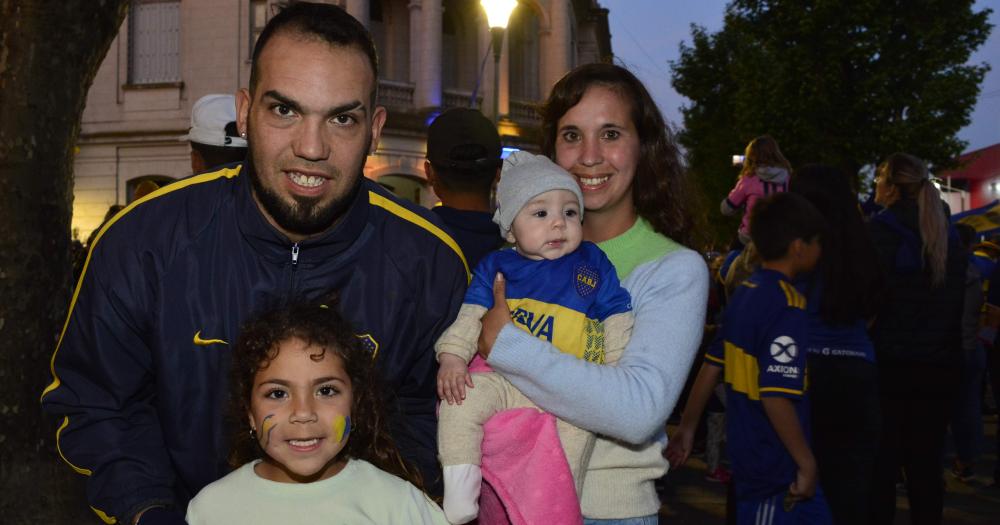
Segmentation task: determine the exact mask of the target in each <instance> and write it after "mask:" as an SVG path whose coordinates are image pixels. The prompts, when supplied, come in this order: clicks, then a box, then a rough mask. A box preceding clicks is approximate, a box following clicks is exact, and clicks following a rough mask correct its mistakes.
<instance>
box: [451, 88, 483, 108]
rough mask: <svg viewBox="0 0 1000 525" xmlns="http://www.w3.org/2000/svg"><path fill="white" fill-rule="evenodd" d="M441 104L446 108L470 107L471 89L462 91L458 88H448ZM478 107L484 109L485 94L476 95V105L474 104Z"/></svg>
mask: <svg viewBox="0 0 1000 525" xmlns="http://www.w3.org/2000/svg"><path fill="white" fill-rule="evenodd" d="M441 98H442V100H441V104H442V105H443V106H444V107H446V108H467V107H469V99H470V98H472V92H471V91H461V90H458V89H446V90H444V92H443V93H442V97H441ZM473 107H474V108H477V109H482V107H483V96H482V95H477V96H476V105H475V106H473Z"/></svg>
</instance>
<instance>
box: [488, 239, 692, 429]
mask: <svg viewBox="0 0 1000 525" xmlns="http://www.w3.org/2000/svg"><path fill="white" fill-rule="evenodd" d="M708 281H709V278H708V269H707V268H706V266H705V263H704V261H703V260H702V258H701V257H700V256H699V255H698V254H697V253H695V252H693V251H691V250H682V251H677V252H673V253H671V254H669V255H667V256H665V257H663V258H661V259H658V260H656V261H653V262H650V263H646V264H644V265H642V266H640V267H638V268H636V269H635V270H634V271H633V272H632V274H631V275H630V276H629V278H628V279H626V280H625V282H624V283H623V284H624V286H625V288H626V289H628V291H629V293H630V294H632V305H633V308H634V313H635V325H634V327H633V329H632V339H631V340H630V341H629V343H628V346H626V347H625V354H624V355H623V356H622V358H621V361H619V362H618V366H602V365H596V364H593V363H588V362H586V361H582V360H580V359H577V358H575V357H573V356H571V355H568V354H564V353H562V352H560V351H559V350H557V349H556V348H555V347H553V346H552V345H551V344H549V343H547V342H545V341H542V340H540V339H536V338H535V337H533V336H531V334H528V333H527V332H525V331H523V330H520V329H518V328H517V327H515V326H514V325H513V324H512V323H509V322H508V323H506V324H504V325H503V328H502V329H501V330H500V332H499V335H498V336H497V337H496V341H495V342H494V344H493V345H492V348H491V349H490V351H489V352H488V354H489V359H488V362H489V364H490V365H491V366H492V367H493V369H494V370H496V371H497V372H499V373H501V374H502V375H503V376H504V377H506V378H507V379H508V380H509V381H510V382H511V383H513V384H514V386H516V387H517V388H518V389H520V390H521V391H522V392H523V393H524V394H525V395H526V396H528V398H529V399H531V400H532V401H534V402H535V403H536V404H537V405H538V406H540V407H542V408H543V409H545V410H547V411H549V412H552V413H553V414H555V415H556V416H558V417H561V418H563V419H565V420H567V421H569V422H570V423H573V424H575V425H577V426H579V427H581V428H584V429H587V430H590V431H592V432H597V433H599V434H603V435H606V436H610V437H613V438H616V439H621V440H624V441H627V442H630V443H637V444H638V443H644V442H646V441H647V440H648V439H649V438H650V436H652V435H653V434H654V433H655V432H657V431H659V430H662V429H663V423H664V421H666V419H667V417H668V416H669V415H670V411H671V410H673V408H674V404H675V403H676V402H677V397H678V396H679V395H680V391H681V389H682V388H683V386H684V381H685V379H686V378H687V375H688V371H689V370H690V368H691V362H692V360H693V359H694V357H695V355H696V353H697V351H698V345H699V343H700V342H701V336H702V330H703V328H704V322H705V305H706V301H707V298H708ZM487 315H489V314H487ZM483 330H484V335H486V332H487V328H486V320H484V328H483Z"/></svg>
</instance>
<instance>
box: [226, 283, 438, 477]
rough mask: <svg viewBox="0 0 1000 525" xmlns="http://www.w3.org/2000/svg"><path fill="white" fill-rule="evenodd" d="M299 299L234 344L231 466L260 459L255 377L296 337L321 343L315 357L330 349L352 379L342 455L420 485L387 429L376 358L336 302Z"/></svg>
mask: <svg viewBox="0 0 1000 525" xmlns="http://www.w3.org/2000/svg"><path fill="white" fill-rule="evenodd" d="M325 302H326V303H328V304H329V306H328V305H327V304H322V303H320V302H297V303H293V304H291V305H283V306H281V307H279V308H274V309H271V310H267V311H265V312H263V313H262V314H260V315H258V316H256V317H254V318H253V319H251V320H250V321H248V322H247V323H246V324H245V325H244V326H243V329H242V330H241V333H240V336H239V338H238V339H237V341H236V346H234V347H233V357H232V359H233V363H232V376H231V379H230V388H229V392H230V402H229V405H230V417H231V418H233V425H231V428H235V430H234V436H233V438H234V439H233V448H232V454H231V455H230V461H229V462H230V465H231V466H232V467H233V468H238V467H239V466H241V465H243V464H245V463H247V462H249V461H252V460H254V459H257V458H260V457H261V455H262V454H263V452H262V451H261V449H260V447H259V445H258V443H257V441H256V440H255V439H252V438H251V437H250V425H249V423H248V422H247V413H248V412H249V411H250V396H251V395H252V392H253V386H254V385H253V384H254V377H255V376H256V374H257V372H258V371H259V370H261V369H264V368H267V366H268V365H269V364H270V363H271V361H272V360H273V359H274V358H275V357H277V355H278V351H279V348H280V346H281V344H282V343H284V342H286V341H288V340H289V339H293V338H297V339H301V340H302V341H304V342H306V343H308V344H309V345H310V346H314V347H317V348H318V349H319V351H318V353H316V354H315V355H313V356H311V357H312V359H313V360H320V359H322V358H323V356H324V355H325V354H326V352H331V353H333V354H334V355H337V356H338V357H340V359H341V360H342V361H343V363H344V371H345V372H347V375H348V377H349V378H350V380H351V391H352V393H353V396H354V401H353V403H352V406H351V434H350V438H349V439H348V441H347V446H346V447H345V448H344V450H343V452H342V454H346V455H347V456H349V457H352V458H358V459H363V460H365V461H367V462H369V463H371V464H373V465H375V466H376V467H378V468H379V469H381V470H384V471H386V472H389V473H390V474H394V475H396V476H399V477H400V478H403V479H405V480H407V481H410V482H411V483H413V484H414V485H416V486H417V487H421V486H422V483H421V479H420V474H419V473H418V471H417V470H416V469H415V468H412V467H410V466H408V465H407V464H406V462H405V461H404V460H403V458H402V456H401V455H400V453H399V450H398V449H397V448H396V445H395V443H394V442H393V440H392V438H391V437H390V436H389V433H388V425H387V421H386V420H385V410H384V407H383V400H382V394H381V388H380V384H379V380H378V376H377V373H376V371H375V366H374V359H373V356H372V355H371V353H369V352H368V351H367V350H365V348H364V346H363V345H362V344H361V340H360V339H359V338H358V337H357V336H356V335H355V334H354V331H353V329H352V328H351V325H350V323H348V322H347V321H346V320H345V319H344V318H343V317H342V316H341V315H340V313H339V312H338V311H337V307H336V305H335V304H334V301H332V300H331V301H325Z"/></svg>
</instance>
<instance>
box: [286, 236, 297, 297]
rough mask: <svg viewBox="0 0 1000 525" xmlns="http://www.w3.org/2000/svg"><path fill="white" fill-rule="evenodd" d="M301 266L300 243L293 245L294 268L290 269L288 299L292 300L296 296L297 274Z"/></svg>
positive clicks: (287, 288)
mask: <svg viewBox="0 0 1000 525" xmlns="http://www.w3.org/2000/svg"><path fill="white" fill-rule="evenodd" d="M298 265H299V243H295V244H293V245H292V266H291V268H289V269H288V285H287V287H286V288H285V290H286V292H285V293H286V294H287V297H288V298H289V299H291V298H292V297H294V296H295V288H296V283H295V274H296V271H295V270H296V269H297V268H298Z"/></svg>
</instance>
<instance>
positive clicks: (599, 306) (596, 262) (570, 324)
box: [465, 242, 632, 363]
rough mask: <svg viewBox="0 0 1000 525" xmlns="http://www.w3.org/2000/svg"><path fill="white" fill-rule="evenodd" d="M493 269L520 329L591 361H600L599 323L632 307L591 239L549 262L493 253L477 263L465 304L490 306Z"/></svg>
mask: <svg viewBox="0 0 1000 525" xmlns="http://www.w3.org/2000/svg"><path fill="white" fill-rule="evenodd" d="M497 272H500V273H502V274H503V275H504V279H505V281H506V290H507V307H508V308H509V309H510V313H511V317H512V318H513V320H514V324H515V325H516V326H517V327H518V328H521V329H522V330H524V331H526V332H528V333H530V334H532V335H534V336H535V337H537V338H539V339H544V340H546V341H548V342H550V343H552V344H553V345H554V346H555V347H556V348H558V349H559V350H561V351H562V352H565V353H567V354H570V355H574V356H576V357H579V358H580V359H585V360H587V361H590V362H594V363H603V362H604V330H603V327H602V326H601V324H600V322H601V321H603V320H605V319H607V318H608V317H610V316H612V315H614V314H619V313H625V312H630V311H631V310H632V303H631V299H630V297H629V294H628V292H627V291H626V290H625V289H624V288H622V286H621V283H620V282H619V281H618V275H617V274H616V273H615V267H614V265H612V264H611V261H609V260H608V257H607V256H606V255H605V254H604V252H602V251H601V249H600V248H598V247H597V245H596V244H594V243H591V242H582V243H580V247H579V248H577V249H576V250H575V251H573V252H572V253H570V254H568V255H565V256H563V257H560V258H558V259H555V260H551V261H550V260H541V261H534V260H531V259H528V258H526V257H524V256H522V255H520V254H518V253H517V251H516V250H514V249H513V248H508V249H504V250H499V251H496V252H493V253H491V254H489V255H487V256H486V257H484V258H483V260H482V261H481V262H480V263H479V266H478V267H476V272H475V274H474V275H473V276H472V283H471V284H470V285H469V289H468V291H467V292H466V293H465V302H466V303H467V304H477V305H480V306H484V307H486V308H490V307H492V306H493V278H494V276H495V275H496V274H497Z"/></svg>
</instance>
